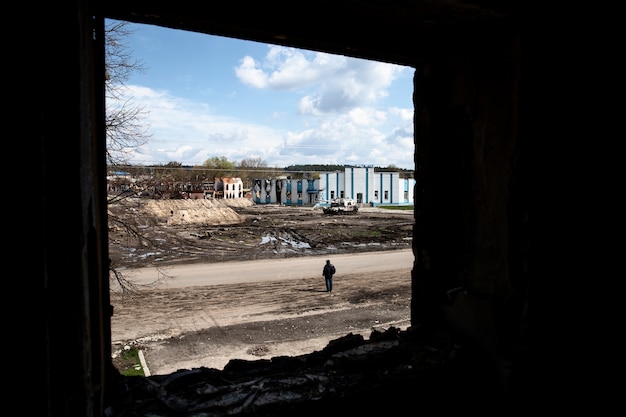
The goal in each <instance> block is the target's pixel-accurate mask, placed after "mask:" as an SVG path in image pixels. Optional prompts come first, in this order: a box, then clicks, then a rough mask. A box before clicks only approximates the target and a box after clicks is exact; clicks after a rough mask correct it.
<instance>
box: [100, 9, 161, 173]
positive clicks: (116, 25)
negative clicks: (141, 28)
mask: <svg viewBox="0 0 626 417" xmlns="http://www.w3.org/2000/svg"><path fill="white" fill-rule="evenodd" d="M128 25H129V23H128V22H120V21H113V20H108V21H107V24H106V27H105V64H104V66H105V74H106V80H105V98H106V116H105V117H106V135H107V149H106V157H107V164H109V165H120V164H126V163H127V162H128V161H127V159H126V156H127V154H128V153H129V152H131V151H132V150H134V149H136V148H138V147H140V146H142V145H144V144H145V143H146V142H147V141H148V139H149V137H150V134H149V128H148V126H147V125H146V124H145V123H144V120H143V119H144V117H145V116H146V115H147V111H146V110H145V109H144V108H143V107H141V106H138V105H136V104H135V103H134V102H133V101H132V98H129V97H128V94H127V93H128V88H127V86H126V82H127V81H128V78H129V77H130V75H131V74H133V73H136V72H144V71H145V67H144V64H143V62H142V61H141V60H139V59H137V58H135V57H134V56H133V54H132V51H131V50H130V49H129V47H128V45H127V44H125V43H124V41H125V39H126V38H128V36H129V35H131V34H132V33H133V30H132V29H130V28H129V27H128Z"/></svg>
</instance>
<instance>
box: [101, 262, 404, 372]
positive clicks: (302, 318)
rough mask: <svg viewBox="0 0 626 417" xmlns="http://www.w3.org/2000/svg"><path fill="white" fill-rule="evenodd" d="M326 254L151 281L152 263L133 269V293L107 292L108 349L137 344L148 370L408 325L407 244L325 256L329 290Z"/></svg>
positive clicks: (222, 361) (192, 270)
mask: <svg viewBox="0 0 626 417" xmlns="http://www.w3.org/2000/svg"><path fill="white" fill-rule="evenodd" d="M326 258H327V256H308V257H300V258H287V259H285V258H281V259H277V260H275V261H274V260H263V261H262V262H263V265H264V267H263V268H262V269H259V261H239V262H234V263H233V262H229V263H227V264H222V265H217V264H211V265H203V264H191V265H182V266H175V267H169V268H166V269H164V270H163V271H164V272H165V273H166V274H167V275H168V276H171V278H168V279H164V280H163V279H161V280H160V281H158V282H153V280H154V279H155V278H163V276H162V275H160V274H159V273H157V272H156V270H155V269H154V268H144V269H138V270H133V271H132V273H133V276H134V277H135V278H134V280H135V281H136V282H139V283H141V284H142V285H146V284H152V285H146V286H142V287H140V288H139V289H138V293H137V295H136V296H135V297H133V298H122V297H121V296H120V295H119V294H113V295H112V304H113V306H114V315H113V317H112V322H111V325H112V331H111V334H112V339H113V344H114V348H115V347H117V348H121V346H123V345H124V344H128V343H130V344H134V345H136V346H139V347H141V349H142V350H143V352H144V355H145V358H146V361H147V365H148V368H149V370H150V372H151V373H152V374H153V375H154V374H168V373H171V372H175V371H176V370H178V369H191V368H197V367H208V368H216V369H223V367H224V366H225V365H226V364H227V363H228V361H229V360H231V359H235V358H237V359H247V360H257V359H261V358H267V359H269V358H271V357H275V356H297V355H301V354H306V353H311V352H313V351H315V350H320V349H322V348H323V347H324V346H326V345H327V344H328V342H329V341H330V340H333V339H335V338H338V337H341V336H345V335H346V334H348V333H354V334H356V333H360V334H363V335H364V337H366V338H367V337H368V335H369V333H370V332H371V331H372V330H373V329H381V330H384V329H386V328H388V327H390V326H394V327H398V328H406V327H408V325H409V318H410V305H409V304H410V274H411V268H412V262H413V254H412V252H411V251H410V250H393V251H382V252H372V253H358V254H350V255H337V256H329V257H328V258H330V259H332V261H333V263H334V264H335V265H336V266H337V269H338V272H337V275H336V276H335V280H334V281H335V285H334V292H333V293H332V294H328V293H326V292H325V288H324V280H323V278H322V276H321V270H322V267H323V263H324V260H325V259H326ZM233 264H236V267H233ZM296 266H297V267H296ZM163 271H162V272H163ZM276 271H278V272H276Z"/></svg>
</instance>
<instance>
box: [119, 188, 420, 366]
mask: <svg viewBox="0 0 626 417" xmlns="http://www.w3.org/2000/svg"><path fill="white" fill-rule="evenodd" d="M413 223H414V220H413V212H412V210H408V211H401V210H385V209H379V208H372V207H362V208H360V210H359V212H358V213H357V214H355V215H327V214H324V213H323V212H322V210H321V209H314V208H313V207H298V206H280V205H257V204H254V203H252V202H251V201H250V200H246V199H241V200H218V201H211V200H163V201H155V200H145V199H127V200H124V201H123V202H121V203H117V204H111V205H110V219H109V224H110V226H111V229H110V248H109V249H110V256H111V261H112V266H113V268H114V270H115V271H117V272H118V273H119V274H120V276H121V277H122V278H124V279H128V281H127V282H126V284H130V287H127V289H130V291H126V292H123V291H121V288H120V286H119V285H117V283H116V282H113V283H112V294H111V301H112V304H113V307H114V315H113V317H112V322H111V326H112V338H113V350H114V353H116V352H119V351H120V350H121V349H122V348H123V346H125V345H133V346H136V347H139V348H140V349H142V352H143V353H144V355H145V359H146V363H147V366H148V369H149V371H150V372H151V373H152V374H153V375H154V374H167V373H171V372H174V371H176V370H178V369H193V368H197V367H207V368H217V369H222V368H223V367H224V366H225V365H226V364H227V363H228V362H229V361H230V360H231V359H235V358H236V359H244V360H256V359H269V358H272V357H277V356H284V355H287V356H295V355H300V354H306V353H310V352H313V351H318V350H320V349H322V348H324V347H325V346H326V345H327V344H328V342H329V341H331V340H334V339H337V338H340V337H342V336H345V335H348V334H363V335H364V336H365V337H366V338H367V337H368V335H369V334H370V333H371V332H372V331H384V330H385V329H388V328H391V327H397V328H401V329H402V328H406V327H408V325H409V318H410V272H411V271H410V268H401V269H398V270H395V271H392V272H386V273H384V274H378V275H377V276H376V277H370V276H368V275H369V274H364V273H359V274H349V273H347V274H342V275H341V277H340V278H339V277H338V278H337V285H340V289H341V290H340V291H335V292H334V294H332V295H331V294H327V293H325V292H324V291H323V288H322V285H323V284H321V282H323V280H321V277H320V278H319V279H318V278H315V279H313V278H306V279H295V280H289V281H281V282H280V283H278V282H277V283H269V284H268V283H267V282H263V283H255V282H249V283H244V284H232V285H231V284H220V285H207V286H197V287H192V288H169V287H167V285H161V286H158V285H157V286H154V287H137V288H132V272H133V270H134V269H135V268H141V267H155V268H164V269H166V268H173V267H175V266H176V265H178V264H182V263H184V264H189V263H200V264H206V263H212V262H237V261H241V260H255V259H259V260H263V259H267V260H268V261H269V260H271V259H280V258H286V257H297V256H313V257H315V256H322V257H332V256H334V255H339V254H351V253H363V252H371V253H372V254H373V255H374V254H375V253H376V252H380V251H389V250H410V248H411V239H412V229H413ZM128 226H131V227H130V228H129V227H128ZM135 232H138V235H136V234H135ZM320 268H321V267H320ZM365 279H366V280H367V281H366V282H367V284H366V285H364V280H365ZM216 317H222V318H223V317H228V320H223V319H219V320H218V319H216ZM164 318H166V320H164ZM225 322H227V323H228V324H227V325H222V323H225ZM129 323H132V325H131V326H129ZM156 323H165V324H158V325H157V324H156ZM129 328H132V332H131V331H129ZM190 329H193V330H190ZM114 362H115V361H114Z"/></svg>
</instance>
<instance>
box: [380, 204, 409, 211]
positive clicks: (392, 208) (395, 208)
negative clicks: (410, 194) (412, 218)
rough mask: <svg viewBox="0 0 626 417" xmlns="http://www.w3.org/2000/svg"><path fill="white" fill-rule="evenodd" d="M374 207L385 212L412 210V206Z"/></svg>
mask: <svg viewBox="0 0 626 417" xmlns="http://www.w3.org/2000/svg"><path fill="white" fill-rule="evenodd" d="M376 207H378V208H381V209H385V210H411V211H413V209H414V206H413V205H410V206H376Z"/></svg>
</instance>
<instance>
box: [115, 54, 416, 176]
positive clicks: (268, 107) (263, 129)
mask: <svg viewBox="0 0 626 417" xmlns="http://www.w3.org/2000/svg"><path fill="white" fill-rule="evenodd" d="M404 70H406V68H403V67H399V66H396V65H391V64H385V63H378V62H373V61H366V60H359V59H353V58H346V57H342V56H334V55H328V54H324V53H315V52H308V51H300V50H296V49H293V48H283V47H278V46H269V48H268V52H267V54H266V56H265V57H264V58H263V60H262V61H255V59H254V58H252V57H250V56H246V57H244V58H243V59H242V60H241V61H240V65H239V66H238V67H237V68H236V69H235V74H236V76H237V77H238V79H239V81H240V82H241V83H243V84H244V85H246V86H249V87H253V88H254V89H258V90H262V91H263V94H264V95H263V100H264V101H263V103H262V104H259V106H263V109H262V110H263V112H264V113H266V114H267V116H266V117H265V118H266V119H267V121H268V122H269V123H271V124H269V125H263V124H261V122H258V121H257V122H252V121H250V120H254V119H255V116H256V114H255V109H254V108H253V107H252V104H253V103H252V102H251V101H247V98H246V97H245V94H243V93H242V92H240V91H235V92H233V94H231V91H229V97H232V96H237V100H242V103H244V104H245V105H246V110H245V111H242V110H241V109H239V110H238V112H237V113H224V112H221V108H220V107H219V105H218V104H213V105H211V106H210V105H208V104H206V103H201V102H197V101H191V100H187V99H183V98H180V97H177V96H175V95H172V94H171V93H169V92H168V91H165V90H154V89H150V88H146V87H143V86H137V85H134V86H129V89H128V90H129V91H128V94H129V95H128V97H132V99H133V101H134V102H135V103H136V104H137V105H139V106H143V107H145V109H146V110H147V111H148V112H149V116H148V119H147V120H146V124H147V125H148V126H149V127H150V129H151V134H152V137H151V138H150V140H149V142H148V143H147V144H146V145H144V146H142V147H140V148H138V149H134V150H131V151H132V157H131V161H132V162H133V163H141V164H145V165H150V164H166V163H168V162H180V163H182V164H184V165H200V164H202V163H203V162H204V161H206V160H207V159H208V158H211V157H214V156H218V157H221V156H224V157H226V158H227V159H228V160H230V161H235V162H237V161H241V160H242V159H244V158H250V157H259V158H261V159H263V160H264V161H266V163H267V164H268V165H269V166H276V167H284V166H288V165H293V164H350V163H353V164H373V165H378V166H386V165H389V164H394V165H396V166H399V167H403V168H411V167H412V166H413V149H414V145H413V108H401V107H398V106H393V107H389V108H385V107H383V105H381V103H383V100H386V99H387V97H388V95H389V91H388V89H389V87H390V86H391V85H392V83H393V82H394V80H395V79H396V77H398V76H399V75H400V74H401V71H404ZM279 91H282V92H283V93H282V95H280V96H279V95H278V94H277V92H279ZM285 94H287V96H288V97H289V98H288V99H284V98H283V97H285V96H284V95H285ZM407 94H410V92H409V93H407ZM279 101H280V102H281V104H283V103H287V104H286V105H284V106H282V107H279V106H278V104H277V103H278V102H279ZM242 106H243V105H242ZM289 106H291V107H289ZM218 110H219V111H220V113H218ZM225 114H226V115H225ZM294 116H297V119H296V121H295V122H294V121H293V118H294ZM263 123H264V122H263ZM287 123H290V124H288V125H287Z"/></svg>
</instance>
